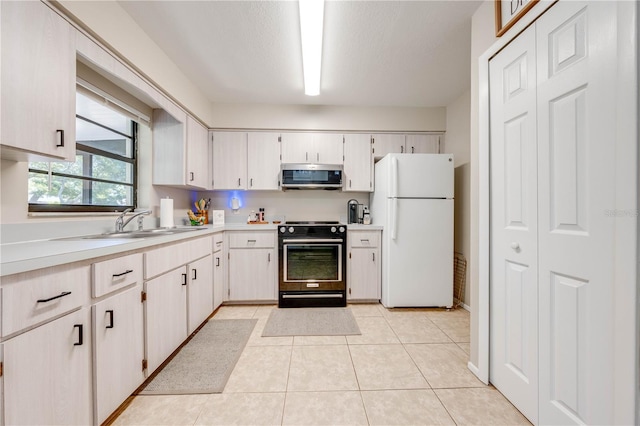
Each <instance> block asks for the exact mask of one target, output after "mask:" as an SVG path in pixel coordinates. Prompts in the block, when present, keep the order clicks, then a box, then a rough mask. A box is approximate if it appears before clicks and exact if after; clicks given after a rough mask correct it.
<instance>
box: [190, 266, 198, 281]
mask: <svg viewBox="0 0 640 426" xmlns="http://www.w3.org/2000/svg"><path fill="white" fill-rule="evenodd" d="M191 279H192V280H196V279H198V270H197V269H195V268H194V270H193V277H191Z"/></svg>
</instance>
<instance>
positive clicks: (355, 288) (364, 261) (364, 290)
mask: <svg viewBox="0 0 640 426" xmlns="http://www.w3.org/2000/svg"><path fill="white" fill-rule="evenodd" d="M379 253H380V251H379V249H377V248H370V249H366V248H356V249H352V250H351V252H350V254H349V276H348V280H349V291H348V298H349V299H367V300H378V299H380V291H381V288H380V254H379Z"/></svg>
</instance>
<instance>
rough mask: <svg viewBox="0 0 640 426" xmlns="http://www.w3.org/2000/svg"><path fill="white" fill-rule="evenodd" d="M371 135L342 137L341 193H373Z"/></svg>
mask: <svg viewBox="0 0 640 426" xmlns="http://www.w3.org/2000/svg"><path fill="white" fill-rule="evenodd" d="M372 166H373V157H372V154H371V135H369V134H353V133H352V134H345V135H344V178H343V187H342V190H343V191H360V192H363V191H364V192H368V191H373V173H372V170H373V167H372Z"/></svg>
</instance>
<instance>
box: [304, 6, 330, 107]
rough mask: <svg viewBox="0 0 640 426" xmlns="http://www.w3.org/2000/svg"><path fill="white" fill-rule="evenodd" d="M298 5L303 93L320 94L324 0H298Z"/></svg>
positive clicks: (308, 94) (309, 94)
mask: <svg viewBox="0 0 640 426" xmlns="http://www.w3.org/2000/svg"><path fill="white" fill-rule="evenodd" d="M298 5H299V9H300V38H301V40H302V67H303V72H304V94H305V95H307V96H317V95H319V94H320V71H321V69H322V28H323V25H324V0H298Z"/></svg>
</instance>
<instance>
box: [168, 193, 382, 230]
mask: <svg viewBox="0 0 640 426" xmlns="http://www.w3.org/2000/svg"><path fill="white" fill-rule="evenodd" d="M233 197H237V198H238V199H239V200H240V205H241V207H240V209H238V213H233V211H232V210H231V198H233ZM199 198H205V199H208V198H211V202H212V208H211V209H212V210H213V209H215V210H224V211H225V217H226V221H227V222H236V221H245V222H246V220H247V216H248V215H249V214H250V213H251V210H254V211H256V212H257V211H258V209H259V208H260V207H264V209H265V213H266V218H267V219H268V220H274V219H280V218H281V217H282V218H283V219H285V220H332V221H335V220H339V221H342V222H344V223H346V218H347V202H348V201H349V200H350V199H352V198H354V199H356V200H358V202H360V203H363V204H366V205H368V204H369V193H368V192H341V191H324V190H290V191H207V192H194V193H193V200H195V199H199ZM191 209H192V210H193V209H194V207H193V206H191ZM374 214H375V213H374V212H372V215H374ZM184 216H186V211H185V212H184ZM180 217H182V216H180ZM176 222H177V220H176Z"/></svg>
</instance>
